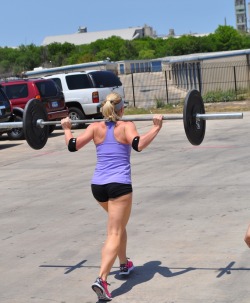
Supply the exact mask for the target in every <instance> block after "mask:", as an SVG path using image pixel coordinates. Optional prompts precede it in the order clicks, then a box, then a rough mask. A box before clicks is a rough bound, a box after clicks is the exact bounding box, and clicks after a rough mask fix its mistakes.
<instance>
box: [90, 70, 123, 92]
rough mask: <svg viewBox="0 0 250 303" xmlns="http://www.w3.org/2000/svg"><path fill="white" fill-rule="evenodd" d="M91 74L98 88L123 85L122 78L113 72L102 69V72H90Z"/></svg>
mask: <svg viewBox="0 0 250 303" xmlns="http://www.w3.org/2000/svg"><path fill="white" fill-rule="evenodd" d="M89 74H90V75H91V77H92V78H93V81H94V83H95V87H97V88H101V87H113V86H121V85H122V83H121V81H120V79H119V78H118V77H117V76H116V75H115V74H114V73H113V72H108V71H101V72H90V73H89Z"/></svg>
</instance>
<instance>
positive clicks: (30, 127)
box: [23, 99, 49, 149]
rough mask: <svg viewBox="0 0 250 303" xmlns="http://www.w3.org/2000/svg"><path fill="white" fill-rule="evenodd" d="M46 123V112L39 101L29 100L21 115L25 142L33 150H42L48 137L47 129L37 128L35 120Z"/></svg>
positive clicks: (46, 126)
mask: <svg viewBox="0 0 250 303" xmlns="http://www.w3.org/2000/svg"><path fill="white" fill-rule="evenodd" d="M38 119H43V120H44V121H47V119H48V117H47V112H46V109H45V107H44V105H43V104H42V102H41V101H40V100H37V99H31V100H29V102H28V103H27V104H26V106H25V110H24V115H23V131H24V136H25V139H26V141H27V142H28V144H29V146H30V147H32V148H33V149H42V148H43V147H44V146H45V144H46V142H47V140H48V136H49V127H48V125H44V127H40V126H37V120H38Z"/></svg>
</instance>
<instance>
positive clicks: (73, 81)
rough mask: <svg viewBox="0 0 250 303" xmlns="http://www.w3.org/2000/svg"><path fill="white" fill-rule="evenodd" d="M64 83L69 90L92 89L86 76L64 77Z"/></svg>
mask: <svg viewBox="0 0 250 303" xmlns="http://www.w3.org/2000/svg"><path fill="white" fill-rule="evenodd" d="M66 82H67V85H68V88H69V89H70V90H74V89H83V88H92V87H93V86H92V84H91V82H90V80H89V78H88V75H84V74H82V75H68V76H66Z"/></svg>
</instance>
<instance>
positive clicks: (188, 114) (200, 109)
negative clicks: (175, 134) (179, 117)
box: [183, 89, 206, 145]
mask: <svg viewBox="0 0 250 303" xmlns="http://www.w3.org/2000/svg"><path fill="white" fill-rule="evenodd" d="M196 114H205V107H204V103H203V100H202V97H201V94H200V92H199V91H198V90H195V89H194V90H190V91H189V92H188V94H187V96H186V98H185V102H184V108H183V123H184V128H185V132H186V136H187V138H188V140H189V142H190V143H191V144H193V145H200V144H201V143H202V141H203V139H204V136H205V131H206V120H201V119H200V120H197V119H196Z"/></svg>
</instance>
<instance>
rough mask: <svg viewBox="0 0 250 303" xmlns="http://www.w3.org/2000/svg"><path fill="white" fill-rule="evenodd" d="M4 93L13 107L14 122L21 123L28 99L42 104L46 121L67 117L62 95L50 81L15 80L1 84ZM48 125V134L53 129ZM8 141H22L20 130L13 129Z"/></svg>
mask: <svg viewBox="0 0 250 303" xmlns="http://www.w3.org/2000/svg"><path fill="white" fill-rule="evenodd" d="M1 85H2V87H3V90H4V92H5V93H6V95H7V96H8V98H9V99H10V101H11V103H12V106H13V113H14V114H15V116H16V121H22V119H23V111H24V108H25V105H26V103H27V102H28V101H29V100H30V99H39V100H41V102H42V103H43V104H44V106H45V108H46V110H47V113H48V120H60V119H62V118H64V117H66V116H67V115H68V109H67V107H66V104H65V99H64V94H63V92H62V91H61V89H60V88H59V87H58V86H57V85H56V84H55V82H54V81H53V80H50V79H17V80H9V81H3V82H1ZM55 127H56V126H55V125H50V126H49V129H50V133H52V132H53V130H54V129H55ZM9 137H10V139H15V140H18V139H23V138H24V133H23V129H22V128H17V129H14V130H13V131H12V132H11V134H10V136H9Z"/></svg>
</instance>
